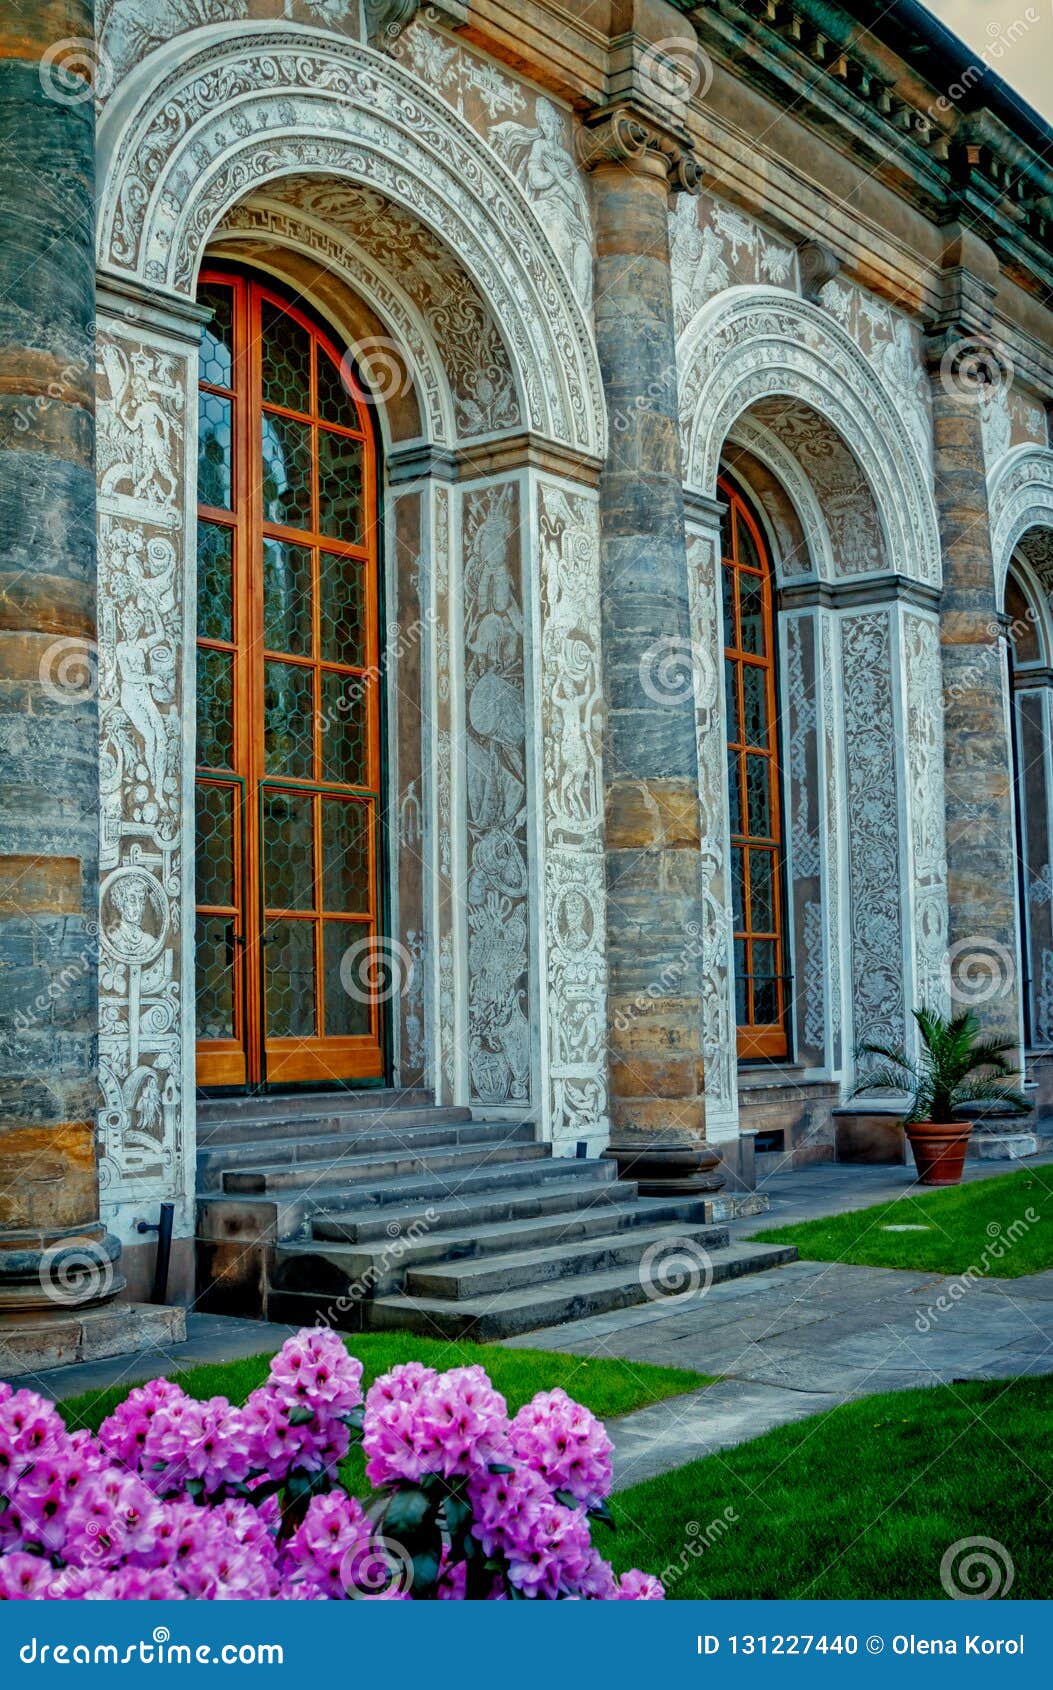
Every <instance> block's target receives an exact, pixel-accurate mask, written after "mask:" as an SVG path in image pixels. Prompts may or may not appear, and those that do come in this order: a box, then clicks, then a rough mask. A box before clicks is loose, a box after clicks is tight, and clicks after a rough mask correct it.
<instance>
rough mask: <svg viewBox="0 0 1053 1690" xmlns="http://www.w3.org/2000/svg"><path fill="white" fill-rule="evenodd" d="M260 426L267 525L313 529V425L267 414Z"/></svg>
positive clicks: (264, 506) (264, 509)
mask: <svg viewBox="0 0 1053 1690" xmlns="http://www.w3.org/2000/svg"><path fill="white" fill-rule="evenodd" d="M260 426H261V431H262V451H263V517H264V521H265V522H276V523H279V524H280V525H281V526H282V527H283V528H310V526H311V429H310V425H309V424H308V423H302V422H294V421H293V419H292V418H291V417H276V416H273V415H271V414H270V413H269V412H264V413H263V416H262V417H261V419H260Z"/></svg>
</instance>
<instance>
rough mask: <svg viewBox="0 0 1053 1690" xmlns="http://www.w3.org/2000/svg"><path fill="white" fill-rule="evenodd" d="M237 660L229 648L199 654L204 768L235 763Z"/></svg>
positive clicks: (200, 757) (199, 742) (200, 742)
mask: <svg viewBox="0 0 1053 1690" xmlns="http://www.w3.org/2000/svg"><path fill="white" fill-rule="evenodd" d="M233 662H234V660H233V658H232V657H231V655H230V653H229V652H226V651H209V650H208V649H207V648H203V649H200V650H199V651H198V654H197V761H198V765H199V767H200V768H203V769H231V768H233V766H234V688H233Z"/></svg>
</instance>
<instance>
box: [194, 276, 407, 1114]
mask: <svg viewBox="0 0 1053 1690" xmlns="http://www.w3.org/2000/svg"><path fill="white" fill-rule="evenodd" d="M199 299H200V301H201V303H202V304H204V305H207V306H209V307H210V308H211V311H212V318H211V320H210V322H209V324H208V326H207V327H206V329H205V332H204V336H203V341H202V348H201V354H200V371H199V373H200V403H199V428H198V529H197V555H198V580H197V603H198V646H197V765H198V780H197V906H198V914H197V1020H198V1081H199V1084H202V1085H235V1086H242V1085H246V1084H248V1085H258V1084H261V1083H269V1084H273V1083H275V1082H278V1083H288V1082H293V1081H313V1082H315V1083H317V1082H320V1081H330V1080H354V1079H373V1078H377V1077H379V1076H381V1075H382V1074H383V1072H384V1058H383V1027H382V1024H381V1007H380V1005H379V1004H378V1003H377V1002H374V1001H372V1000H371V997H370V992H369V981H370V977H371V962H372V960H373V955H374V949H375V945H376V940H377V936H378V930H379V916H380V911H379V900H378V886H377V882H378V861H379V839H378V825H379V798H380V782H381V755H380V717H379V712H380V689H379V685H378V682H379V667H378V638H379V632H378V630H379V612H378V601H377V593H378V583H377V511H376V448H375V442H374V434H373V427H372V421H371V418H370V415H369V410H368V407H367V404H366V400H365V395H364V393H363V392H362V391H361V389H360V388H359V387H358V386H357V384H356V382H355V379H354V376H353V374H352V373H351V371H350V369H349V367H348V361H347V360H346V359H342V357H341V353H340V351H339V349H338V348H337V346H336V345H334V343H333V341H332V340H331V339H330V338H329V336H328V335H327V334H326V333H325V332H324V331H323V330H322V329H321V328H320V327H319V326H318V325H317V324H316V323H315V322H314V321H313V320H312V319H311V318H310V317H309V316H308V315H307V314H306V313H305V312H303V311H301V310H299V309H297V308H296V307H295V306H294V305H292V304H291V303H290V302H289V301H287V300H286V299H284V298H283V297H282V295H281V294H280V293H279V292H277V291H276V290H275V289H274V288H272V287H271V286H268V285H264V284H262V283H260V282H256V281H254V280H252V279H250V278H248V277H246V276H243V275H240V274H238V273H233V272H231V273H226V272H219V271H209V272H206V273H205V274H204V275H203V277H202V280H201V286H200V290H199Z"/></svg>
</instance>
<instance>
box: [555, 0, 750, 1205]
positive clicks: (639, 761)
mask: <svg viewBox="0 0 1053 1690" xmlns="http://www.w3.org/2000/svg"><path fill="white" fill-rule="evenodd" d="M667 11H668V9H666V8H663V9H662V16H661V20H660V21H661V22H663V24H667V25H668V26H669V27H672V26H673V25H675V27H676V28H677V29H680V30H682V29H684V28H685V27H686V26H685V25H684V21H683V19H678V18H676V17H675V14H673V13H672V12H671V11H668V17H667ZM692 40H693V37H692ZM626 74H628V72H627V73H626ZM583 162H584V163H585V165H586V166H587V168H588V169H589V170H590V171H591V174H592V201H593V223H594V230H595V243H596V257H595V300H596V304H595V324H596V341H597V346H598V350H599V356H600V363H601V366H602V370H603V377H604V383H605V388H606V394H607V403H608V412H609V419H610V428H611V446H610V453H609V457H608V461H607V464H606V466H605V468H604V470H603V473H602V475H601V478H600V486H599V494H600V535H601V567H600V587H601V595H602V617H601V629H602V646H603V680H604V697H605V709H606V728H605V735H604V745H603V776H604V793H605V819H606V884H607V959H608V1025H609V1038H610V1049H611V1059H610V1109H611V1152H610V1153H611V1154H612V1155H615V1156H617V1159H618V1163H619V1168H620V1171H621V1172H622V1174H624V1175H626V1176H627V1177H629V1178H638V1179H642V1181H643V1182H644V1189H649V1188H650V1187H651V1185H652V1184H653V1183H654V1182H656V1181H657V1182H658V1183H659V1185H660V1186H661V1188H662V1189H666V1190H668V1189H670V1184H673V1185H676V1186H677V1188H680V1189H687V1190H692V1191H699V1190H706V1189H713V1180H712V1178H711V1177H707V1170H709V1169H712V1167H713V1166H714V1165H715V1163H716V1156H715V1154H714V1153H712V1152H709V1151H707V1149H706V1148H705V1146H704V1144H703V1140H704V1136H705V1090H704V1088H705V1081H704V1073H703V1052H702V1024H703V1006H702V962H701V955H700V949H701V948H700V946H699V944H698V942H697V937H696V938H694V939H693V938H692V935H696V936H697V935H698V934H699V933H700V932H701V930H702V925H703V920H704V915H703V894H702V859H701V852H700V848H699V847H700V827H699V784H698V755H697V748H696V720H695V699H694V677H693V668H694V663H693V648H692V627H691V614H690V604H689V597H688V570H687V558H686V549H685V534H684V498H683V485H682V474H681V464H680V440H679V431H678V422H677V414H678V404H677V379H676V348H675V337H674V326H673V306H672V290H671V282H670V262H669V239H668V198H669V193H670V189H671V188H672V189H673V191H676V190H678V189H684V188H690V187H692V186H693V185H694V181H695V178H696V177H697V168H696V166H695V165H694V162H693V160H692V158H691V155H690V151H689V149H688V147H687V145H686V142H685V139H684V138H683V136H682V134H681V133H678V132H677V131H676V130H674V129H672V128H670V127H669V126H668V125H667V124H663V123H662V122H661V121H660V120H659V119H658V118H657V117H656V116H655V114H654V113H653V112H652V111H650V110H649V109H648V108H647V105H646V103H645V102H644V103H641V102H639V101H635V100H631V99H626V100H620V101H618V102H616V103H615V104H613V105H612V106H611V107H609V108H608V109H606V110H605V111H604V112H602V113H599V114H596V115H595V116H594V117H593V118H592V119H591V120H590V121H589V126H588V127H587V128H586V130H585V132H584V138H583ZM718 1183H719V1181H718Z"/></svg>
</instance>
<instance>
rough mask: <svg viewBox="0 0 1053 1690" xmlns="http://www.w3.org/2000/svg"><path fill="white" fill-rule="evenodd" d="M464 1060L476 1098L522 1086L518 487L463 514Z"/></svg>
mask: <svg viewBox="0 0 1053 1690" xmlns="http://www.w3.org/2000/svg"><path fill="white" fill-rule="evenodd" d="M463 534H464V653H465V669H464V697H465V780H466V790H467V804H468V862H467V874H468V879H467V898H466V902H467V910H468V1065H469V1074H470V1079H471V1094H472V1096H473V1097H475V1098H478V1099H479V1101H480V1102H483V1103H505V1102H513V1101H514V1102H523V1101H525V1100H526V1099H527V1097H528V1096H529V1081H530V1024H529V1019H528V1011H527V1005H528V969H529V958H528V944H527V940H528V927H529V877H528V873H527V842H526V816H527V806H526V794H527V774H526V743H525V739H526V720H525V696H524V673H523V610H522V600H521V590H520V583H519V558H518V548H519V512H518V489H517V488H516V487H515V486H514V485H513V484H511V483H505V484H504V485H501V486H495V487H490V488H486V489H484V490H483V491H481V492H477V493H469V494H467V496H466V498H465V504H464V517H463Z"/></svg>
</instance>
